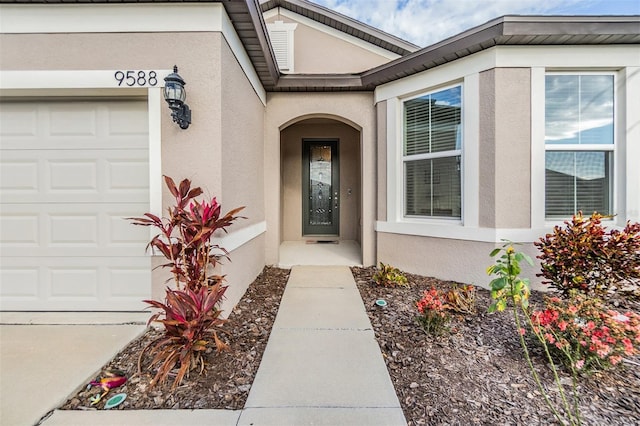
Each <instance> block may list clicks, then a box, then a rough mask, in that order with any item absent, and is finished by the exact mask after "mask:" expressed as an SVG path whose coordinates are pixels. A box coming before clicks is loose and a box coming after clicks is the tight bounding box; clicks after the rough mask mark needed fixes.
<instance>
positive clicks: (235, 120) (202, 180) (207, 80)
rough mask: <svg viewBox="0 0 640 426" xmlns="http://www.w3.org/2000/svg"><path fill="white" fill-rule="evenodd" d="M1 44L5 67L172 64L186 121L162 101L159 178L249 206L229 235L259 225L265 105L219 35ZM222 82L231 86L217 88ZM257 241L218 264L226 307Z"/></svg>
mask: <svg viewBox="0 0 640 426" xmlns="http://www.w3.org/2000/svg"><path fill="white" fill-rule="evenodd" d="M0 45H1V46H2V49H0V64H1V66H2V69H3V70H121V69H124V70H128V69H134V70H136V69H137V70H139V69H146V70H150V69H151V70H152V69H170V68H171V67H172V66H173V65H174V64H177V65H178V67H179V73H180V75H181V76H182V77H183V78H184V79H185V81H186V83H187V84H186V90H187V100H186V102H187V103H188V104H189V106H190V108H191V110H192V124H191V126H190V127H189V128H188V129H186V130H182V129H180V128H179V127H178V126H177V125H175V124H174V123H173V122H172V119H171V115H170V111H169V109H168V108H167V107H166V105H165V104H164V102H162V105H161V108H162V111H161V120H162V122H161V129H160V131H161V143H162V146H161V162H162V164H161V170H162V173H163V174H166V175H169V176H172V177H173V178H174V179H175V180H176V181H178V180H181V179H183V178H189V179H191V180H192V182H193V184H194V185H197V186H201V187H202V188H203V189H204V190H205V194H207V195H209V196H218V197H219V201H221V202H222V203H223V210H225V211H226V210H228V209H230V208H232V207H235V206H238V205H247V206H248V208H247V215H248V216H250V219H249V220H247V221H244V222H239V224H238V225H234V226H233V227H232V228H230V231H234V230H237V229H241V228H242V227H245V226H248V225H250V224H252V223H256V222H261V221H264V198H263V186H262V180H261V171H262V168H263V161H262V160H263V152H262V128H263V127H262V126H263V121H262V117H263V106H262V104H261V103H260V100H259V99H258V97H257V95H256V94H255V92H254V91H253V89H252V88H251V85H250V84H249V82H248V81H247V79H246V77H245V76H244V74H243V72H242V70H241V68H240V67H239V65H238V64H237V61H236V59H235V58H234V56H233V54H231V52H230V50H229V48H228V46H227V44H226V41H225V40H224V38H223V36H222V35H221V34H220V33H215V32H201V33H193V32H191V33H135V34H125V33H108V34H86V33H75V34H17V35H16V34H2V35H0ZM184 46H189V48H188V49H185V48H184ZM167 52H171V55H170V57H169V59H167V58H168V57H167ZM168 60H169V61H171V62H168ZM223 79H226V80H227V81H229V82H232V84H229V83H227V82H226V81H225V84H224V85H223V81H224V80H223ZM232 85H233V87H231V86H232ZM74 93H76V92H74V91H73V90H69V91H68V93H67V94H66V95H67V96H74ZM114 93H115V92H114ZM138 93H140V91H139V90H138ZM63 94H64V93H63ZM115 94H116V95H117V94H122V95H126V94H127V92H126V90H121V91H118V92H117V93H115ZM223 102H224V105H225V108H224V110H223V108H222V105H223ZM245 161H246V162H245ZM249 175H250V176H249ZM241 190H242V191H244V193H246V194H247V197H244V196H242V195H241V194H242V192H241ZM162 200H163V206H164V207H163V210H164V208H166V206H167V205H169V204H170V203H171V196H170V194H169V192H168V191H167V190H166V189H164V188H163V196H162ZM140 213H141V214H142V213H144V212H140ZM157 213H161V212H157ZM263 241H264V238H263V237H259V238H256V239H254V240H252V241H251V242H249V243H248V244H247V245H246V246H244V247H241V248H239V249H238V250H236V252H237V253H236V252H233V253H231V256H232V259H233V260H234V262H235V263H233V264H229V265H228V266H224V267H223V273H225V274H227V279H228V281H229V283H233V284H234V285H235V286H236V287H234V289H230V292H229V297H228V299H229V302H233V300H237V298H238V297H239V296H238V294H239V295H241V294H242V293H243V292H244V289H245V288H246V286H247V285H248V284H249V283H250V282H251V280H252V279H253V278H254V277H255V276H256V275H257V273H258V272H259V271H260V270H261V269H262V267H263V265H264V243H263ZM152 263H153V266H157V265H159V264H160V263H162V259H160V258H159V257H155V258H154V259H153V261H152ZM167 276H168V275H167V274H166V272H164V271H160V270H157V271H155V272H154V273H153V276H152V280H153V289H152V296H153V297H155V298H162V297H163V294H164V287H165V279H166V278H167ZM234 303H235V302H234Z"/></svg>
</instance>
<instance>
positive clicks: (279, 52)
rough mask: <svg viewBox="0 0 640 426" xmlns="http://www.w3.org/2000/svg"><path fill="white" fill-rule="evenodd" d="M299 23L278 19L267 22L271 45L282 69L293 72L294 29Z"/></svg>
mask: <svg viewBox="0 0 640 426" xmlns="http://www.w3.org/2000/svg"><path fill="white" fill-rule="evenodd" d="M297 26H298V24H290V23H284V22H283V21H276V22H274V23H272V24H267V29H268V31H269V39H271V47H272V48H273V53H274V54H275V55H276V61H277V62H278V67H279V68H280V71H286V72H293V31H294V30H295V29H296V27H297Z"/></svg>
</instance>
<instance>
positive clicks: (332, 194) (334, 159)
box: [302, 140, 340, 235]
mask: <svg viewBox="0 0 640 426" xmlns="http://www.w3.org/2000/svg"><path fill="white" fill-rule="evenodd" d="M302 157H303V161H304V164H303V176H302V189H303V194H302V199H303V203H302V204H303V215H302V217H303V225H302V228H303V234H304V235H338V233H339V224H338V218H339V208H340V205H339V194H340V187H339V176H338V174H339V167H338V141H337V140H303V155H302Z"/></svg>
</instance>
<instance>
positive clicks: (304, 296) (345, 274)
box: [238, 266, 406, 425]
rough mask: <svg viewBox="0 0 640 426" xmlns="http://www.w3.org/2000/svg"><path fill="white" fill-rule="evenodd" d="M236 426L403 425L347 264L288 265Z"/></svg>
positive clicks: (392, 389) (401, 415) (400, 413)
mask: <svg viewBox="0 0 640 426" xmlns="http://www.w3.org/2000/svg"><path fill="white" fill-rule="evenodd" d="M238 424H239V425H311V424H313V425H406V421H405V418H404V415H403V413H402V409H401V408H400V403H399V401H398V398H397V396H396V393H395V390H394V388H393V385H392V383H391V379H390V378H389V374H388V373H387V369H386V367H385V364H384V361H383V359H382V355H381V353H380V349H379V347H378V344H377V342H376V340H375V337H374V334H373V330H372V327H371V323H370V322H369V318H368V317H367V314H366V312H365V309H364V305H363V303H362V299H361V298H360V294H359V292H358V289H357V288H356V284H355V281H354V279H353V276H352V275H351V272H350V271H349V268H347V267H346V266H296V267H294V268H293V269H292V271H291V276H290V278H289V282H288V283H287V287H286V289H285V292H284V295H283V297H282V302H281V304H280V310H279V311H278V316H277V317H276V321H275V324H274V326H273V330H272V331H271V336H270V338H269V343H268V344H267V348H266V350H265V353H264V356H263V358H262V363H261V364H260V368H259V369H258V373H257V375H256V378H255V381H254V382H253V387H252V388H251V391H250V392H249V398H248V399H247V403H246V405H245V409H244V410H243V411H242V413H241V415H240V421H239V423H238Z"/></svg>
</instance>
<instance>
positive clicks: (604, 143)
mask: <svg viewBox="0 0 640 426" xmlns="http://www.w3.org/2000/svg"><path fill="white" fill-rule="evenodd" d="M545 97H546V100H545V144H546V145H545V147H546V150H547V152H546V155H545V193H546V198H545V214H546V217H547V218H551V219H555V218H566V217H569V216H571V215H573V214H575V213H576V212H578V211H582V212H583V213H584V214H587V215H590V214H591V213H593V212H594V211H597V212H598V213H602V214H612V213H613V209H612V204H613V203H612V198H613V197H612V193H613V191H612V187H613V178H612V176H613V150H614V124H613V123H614V77H613V75H603V74H584V75H566V74H548V75H547V76H546V88H545Z"/></svg>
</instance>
